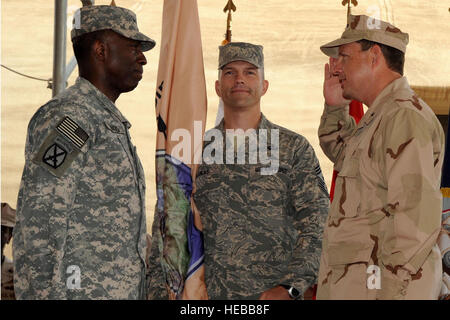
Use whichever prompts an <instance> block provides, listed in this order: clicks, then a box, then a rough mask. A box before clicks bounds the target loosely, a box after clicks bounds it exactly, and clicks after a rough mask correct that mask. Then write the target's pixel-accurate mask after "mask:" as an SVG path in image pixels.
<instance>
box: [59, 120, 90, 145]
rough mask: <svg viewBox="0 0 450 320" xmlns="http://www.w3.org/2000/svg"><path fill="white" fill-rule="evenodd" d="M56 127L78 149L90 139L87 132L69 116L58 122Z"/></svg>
mask: <svg viewBox="0 0 450 320" xmlns="http://www.w3.org/2000/svg"><path fill="white" fill-rule="evenodd" d="M56 129H57V130H58V131H59V133H61V134H62V135H63V136H64V137H65V138H67V139H68V140H69V141H71V142H72V143H73V144H74V145H75V146H76V147H77V148H78V149H81V147H82V146H83V145H84V144H85V143H86V141H87V140H88V139H89V136H88V135H87V133H86V132H85V131H84V130H83V129H82V128H81V127H80V126H79V125H78V124H77V123H76V122H75V121H73V120H72V119H70V118H69V117H65V118H64V119H63V121H61V122H60V124H58V126H57V127H56Z"/></svg>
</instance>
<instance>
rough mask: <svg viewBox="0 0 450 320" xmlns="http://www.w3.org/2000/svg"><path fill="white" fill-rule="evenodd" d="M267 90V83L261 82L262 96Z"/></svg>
mask: <svg viewBox="0 0 450 320" xmlns="http://www.w3.org/2000/svg"><path fill="white" fill-rule="evenodd" d="M267 89H269V81H267V80H263V88H262V95H265V94H266V92H267Z"/></svg>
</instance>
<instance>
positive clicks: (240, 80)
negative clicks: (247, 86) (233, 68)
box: [234, 72, 244, 83]
mask: <svg viewBox="0 0 450 320" xmlns="http://www.w3.org/2000/svg"><path fill="white" fill-rule="evenodd" d="M234 82H235V83H244V75H243V74H242V73H241V72H236V76H235V77H234Z"/></svg>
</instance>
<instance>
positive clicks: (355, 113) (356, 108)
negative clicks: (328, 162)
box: [330, 100, 364, 202]
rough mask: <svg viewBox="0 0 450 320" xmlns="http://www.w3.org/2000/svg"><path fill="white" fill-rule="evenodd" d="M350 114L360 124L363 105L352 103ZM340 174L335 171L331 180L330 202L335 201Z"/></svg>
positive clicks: (355, 101)
mask: <svg viewBox="0 0 450 320" xmlns="http://www.w3.org/2000/svg"><path fill="white" fill-rule="evenodd" d="M349 114H350V115H351V116H352V117H353V119H355V121H356V124H358V122H359V120H361V118H362V117H363V115H364V109H363V105H362V103H361V102H359V101H357V100H352V101H351V102H350V109H349ZM338 173H339V172H338V171H336V170H333V177H332V178H331V188H330V202H332V201H333V197H334V187H335V185H336V177H337V175H338Z"/></svg>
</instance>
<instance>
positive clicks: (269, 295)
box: [259, 286, 293, 300]
mask: <svg viewBox="0 0 450 320" xmlns="http://www.w3.org/2000/svg"><path fill="white" fill-rule="evenodd" d="M259 300H293V299H292V298H291V297H290V296H289V293H288V291H287V290H286V289H285V288H283V287H282V286H276V287H274V288H272V289H269V290H266V291H264V292H263V293H262V294H261V296H260V297H259Z"/></svg>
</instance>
